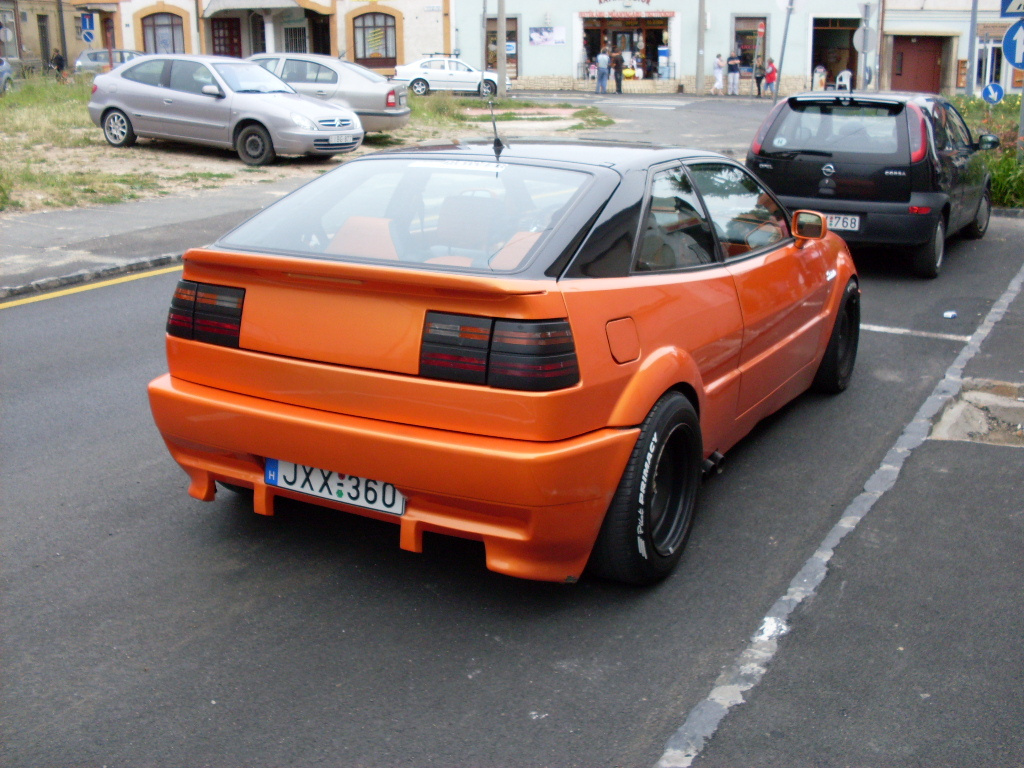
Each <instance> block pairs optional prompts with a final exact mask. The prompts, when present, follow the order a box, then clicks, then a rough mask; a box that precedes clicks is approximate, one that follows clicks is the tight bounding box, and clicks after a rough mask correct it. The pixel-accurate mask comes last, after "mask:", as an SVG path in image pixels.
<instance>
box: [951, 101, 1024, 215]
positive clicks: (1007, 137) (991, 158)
mask: <svg viewBox="0 0 1024 768" xmlns="http://www.w3.org/2000/svg"><path fill="white" fill-rule="evenodd" d="M1020 98H1021V97H1020V94H1019V93H1011V94H1008V95H1007V96H1006V98H1004V99H1003V100H1002V101H1001V102H1000V103H999V104H996V105H995V106H992V105H990V104H989V103H988V102H986V101H985V100H984V99H980V98H967V97H966V96H956V97H954V98H953V103H954V104H955V105H956V108H957V109H958V110H959V111H960V114H961V115H963V116H964V120H966V121H967V125H968V126H969V127H970V129H971V133H972V134H974V137H975V138H977V136H978V134H981V133H992V134H995V135H996V136H998V137H999V145H1000V146H999V149H996V150H993V151H991V152H985V153H983V156H984V158H985V162H986V163H987V164H988V168H989V171H990V172H991V174H992V204H993V205H995V206H998V207H1000V208H1021V207H1024V166H1021V164H1020V162H1019V161H1018V152H1017V149H1018V147H1017V136H1018V130H1019V126H1020ZM1022 149H1024V148H1022Z"/></svg>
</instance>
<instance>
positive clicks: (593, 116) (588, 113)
mask: <svg viewBox="0 0 1024 768" xmlns="http://www.w3.org/2000/svg"><path fill="white" fill-rule="evenodd" d="M572 116H573V117H575V118H576V119H577V120H579V121H580V122H578V123H576V124H575V125H570V126H569V127H568V128H565V129H563V130H566V131H581V130H590V129H593V128H607V127H608V126H609V125H614V124H615V121H614V120H612V119H611V118H610V117H608V116H607V115H606V114H604V112H602V111H601V110H600V109H598V108H597V107H584V108H583V109H581V110H579V111H577V112H573V113H572Z"/></svg>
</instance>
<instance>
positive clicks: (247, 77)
mask: <svg viewBox="0 0 1024 768" xmlns="http://www.w3.org/2000/svg"><path fill="white" fill-rule="evenodd" d="M213 68H214V69H216V70H217V74H218V75H220V76H221V77H222V78H224V82H225V83H227V84H228V88H230V89H231V90H232V91H234V92H235V93H295V89H293V88H292V87H291V86H290V85H288V83H286V82H285V81H284V80H282V79H281V78H279V77H278V76H277V75H274V74H272V73H270V72H268V71H267V70H266V69H264V68H263V67H261V66H260V65H259V64H257V63H255V62H252V61H240V62H238V63H237V64H236V63H234V62H231V63H227V62H220V63H217V64H214V65H213Z"/></svg>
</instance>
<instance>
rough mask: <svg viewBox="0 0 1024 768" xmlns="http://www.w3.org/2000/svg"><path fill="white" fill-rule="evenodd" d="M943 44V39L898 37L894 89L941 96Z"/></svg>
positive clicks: (893, 50) (893, 76) (896, 38)
mask: <svg viewBox="0 0 1024 768" xmlns="http://www.w3.org/2000/svg"><path fill="white" fill-rule="evenodd" d="M942 43H943V38H941V37H920V36H914V37H909V36H896V37H894V38H893V40H892V88H893V90H896V91H922V92H924V93H938V92H939V87H940V85H941V84H942Z"/></svg>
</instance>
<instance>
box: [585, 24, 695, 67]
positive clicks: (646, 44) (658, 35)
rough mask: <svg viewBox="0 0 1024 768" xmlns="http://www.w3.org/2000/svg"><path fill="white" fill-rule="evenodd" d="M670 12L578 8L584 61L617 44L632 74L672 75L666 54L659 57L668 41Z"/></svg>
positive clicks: (611, 48)
mask: <svg viewBox="0 0 1024 768" xmlns="http://www.w3.org/2000/svg"><path fill="white" fill-rule="evenodd" d="M673 16H675V11H609V12H606V13H594V12H587V11H581V12H580V17H581V18H582V20H583V48H584V54H585V56H586V59H587V60H586V62H585V63H584V65H585V66H587V67H589V65H590V63H592V62H593V61H594V60H595V59H596V58H597V54H599V53H600V52H601V49H603V48H606V49H607V50H608V52H609V53H611V52H612V51H613V50H614V49H616V48H618V50H619V51H620V52H621V53H622V56H623V59H624V60H625V63H626V66H627V68H628V69H631V70H633V72H634V73H635V74H634V76H636V75H639V76H640V77H649V78H650V77H661V78H666V77H667V78H671V77H675V76H676V74H675V72H672V71H671V70H672V69H673V67H672V65H671V64H670V63H669V62H668V61H667V60H666V57H665V56H664V55H663V56H661V57H659V50H660V51H661V52H662V53H664V52H665V49H667V48H669V47H670V46H671V44H672V41H671V40H670V39H669V19H671V18H672V17H673Z"/></svg>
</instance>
